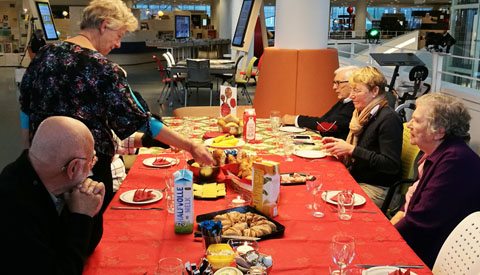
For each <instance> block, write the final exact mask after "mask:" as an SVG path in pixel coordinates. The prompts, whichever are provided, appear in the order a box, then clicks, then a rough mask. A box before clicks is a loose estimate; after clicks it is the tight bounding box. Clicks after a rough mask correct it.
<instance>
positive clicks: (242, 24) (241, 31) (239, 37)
mask: <svg viewBox="0 0 480 275" xmlns="http://www.w3.org/2000/svg"><path fill="white" fill-rule="evenodd" d="M253 2H254V0H243V4H242V9H241V10H240V16H239V17H238V22H237V27H236V28H235V34H234V35H233V39H232V46H237V47H243V43H244V41H243V40H244V39H245V33H246V31H247V26H248V21H249V20H250V14H251V13H252V8H253Z"/></svg>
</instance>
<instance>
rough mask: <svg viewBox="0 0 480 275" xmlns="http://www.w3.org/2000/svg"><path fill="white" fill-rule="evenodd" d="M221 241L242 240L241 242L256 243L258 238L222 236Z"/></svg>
mask: <svg viewBox="0 0 480 275" xmlns="http://www.w3.org/2000/svg"><path fill="white" fill-rule="evenodd" d="M222 239H236V240H242V241H258V240H260V238H257V237H246V236H230V235H229V236H225V235H222Z"/></svg>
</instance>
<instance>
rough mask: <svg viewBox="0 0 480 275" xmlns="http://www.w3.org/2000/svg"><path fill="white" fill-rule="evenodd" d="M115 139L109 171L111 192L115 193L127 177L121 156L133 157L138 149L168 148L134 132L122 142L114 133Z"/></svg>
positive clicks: (149, 137)
mask: <svg viewBox="0 0 480 275" xmlns="http://www.w3.org/2000/svg"><path fill="white" fill-rule="evenodd" d="M112 134H113V137H114V139H115V153H116V154H115V155H114V156H113V159H112V163H111V169H112V182H113V192H114V193H116V192H117V191H118V188H120V185H121V184H122V182H123V180H124V179H125V178H126V177H127V172H126V169H125V163H124V161H123V159H122V158H121V155H134V154H135V153H136V150H137V149H138V148H140V147H162V148H165V149H167V148H169V146H168V145H166V144H164V143H162V142H160V141H158V140H156V139H153V138H152V137H151V136H150V135H145V134H143V133H139V132H136V133H134V134H133V135H131V136H129V137H128V138H126V139H124V140H120V139H119V138H118V137H117V136H116V135H115V133H112Z"/></svg>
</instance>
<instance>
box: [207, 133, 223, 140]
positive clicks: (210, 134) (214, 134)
mask: <svg viewBox="0 0 480 275" xmlns="http://www.w3.org/2000/svg"><path fill="white" fill-rule="evenodd" d="M222 135H225V133H222V132H206V133H205V134H203V139H209V138H216V137H218V136H222Z"/></svg>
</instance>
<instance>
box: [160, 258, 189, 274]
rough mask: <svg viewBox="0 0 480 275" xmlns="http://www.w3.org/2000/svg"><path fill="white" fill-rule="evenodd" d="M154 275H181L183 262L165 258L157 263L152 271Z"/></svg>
mask: <svg viewBox="0 0 480 275" xmlns="http://www.w3.org/2000/svg"><path fill="white" fill-rule="evenodd" d="M154 274H155V275H182V274H183V262H182V260H180V259H179V258H175V257H167V258H162V259H160V260H159V261H158V264H157V267H156V268H155V271H154Z"/></svg>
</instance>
